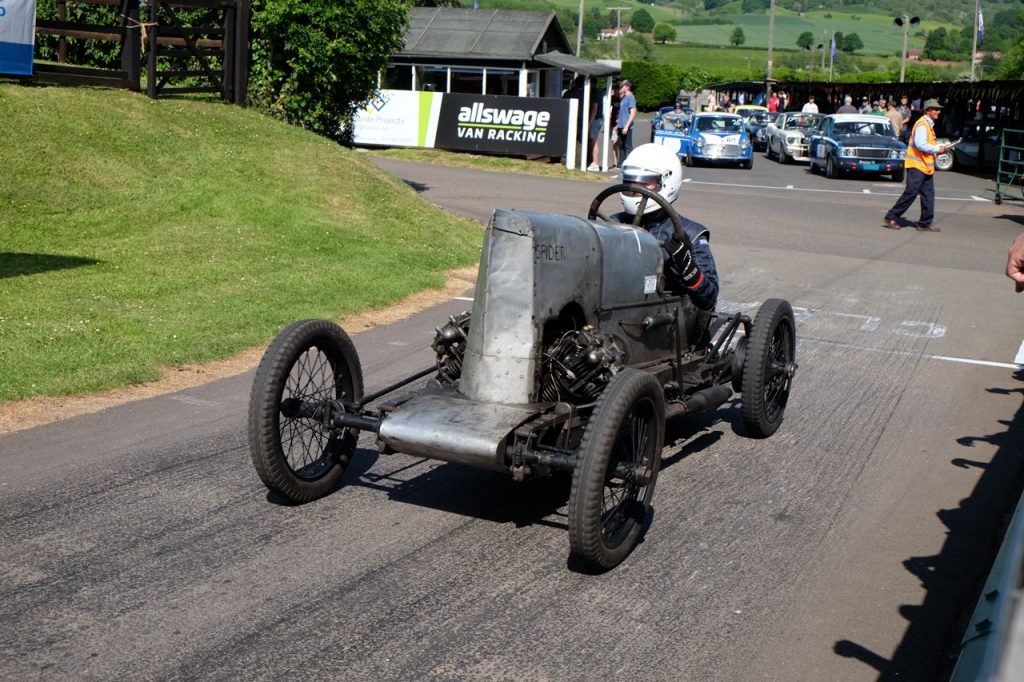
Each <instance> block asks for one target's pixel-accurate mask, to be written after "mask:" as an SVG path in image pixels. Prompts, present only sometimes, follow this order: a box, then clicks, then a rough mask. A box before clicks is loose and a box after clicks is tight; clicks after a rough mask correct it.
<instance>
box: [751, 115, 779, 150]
mask: <svg viewBox="0 0 1024 682" xmlns="http://www.w3.org/2000/svg"><path fill="white" fill-rule="evenodd" d="M778 116H779V114H778V113H777V112H774V111H757V112H754V113H753V114H751V115H750V116H748V117H747V134H748V135H750V144H752V145H753V146H754V151H764V150H765V149H767V148H768V126H769V125H771V124H772V123H773V122H774V121H775V119H776V118H778Z"/></svg>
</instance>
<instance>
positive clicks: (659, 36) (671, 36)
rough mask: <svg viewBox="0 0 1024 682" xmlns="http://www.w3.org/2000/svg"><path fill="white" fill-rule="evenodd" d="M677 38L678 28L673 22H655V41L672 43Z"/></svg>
mask: <svg viewBox="0 0 1024 682" xmlns="http://www.w3.org/2000/svg"><path fill="white" fill-rule="evenodd" d="M675 39H676V28H675V26H673V25H672V24H665V23H662V24H655V25H654V42H656V43H661V44H662V45H664V44H665V43H670V42H672V41H674V40H675Z"/></svg>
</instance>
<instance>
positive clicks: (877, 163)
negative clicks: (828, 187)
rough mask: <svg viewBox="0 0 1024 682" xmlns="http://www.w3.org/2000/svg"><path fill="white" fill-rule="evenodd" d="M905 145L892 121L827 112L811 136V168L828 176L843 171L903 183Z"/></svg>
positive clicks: (837, 174)
mask: <svg viewBox="0 0 1024 682" xmlns="http://www.w3.org/2000/svg"><path fill="white" fill-rule="evenodd" d="M906 153H907V146H906V145H905V144H903V143H902V142H900V141H899V139H897V137H896V129H895V128H893V126H892V122H891V121H889V119H887V118H885V117H883V116H874V115H872V114H829V115H827V116H824V117H823V118H822V119H821V122H820V123H819V124H818V129H817V130H816V131H815V132H814V134H813V135H812V136H811V143H810V157H811V158H810V170H811V172H812V173H816V172H817V171H818V169H819V168H820V169H821V170H822V171H823V172H824V173H825V175H826V176H827V177H829V178H838V177H839V176H840V174H842V173H852V172H857V173H874V174H877V175H888V176H890V177H891V178H892V180H893V182H903V173H904V169H903V159H904V157H905V156H906Z"/></svg>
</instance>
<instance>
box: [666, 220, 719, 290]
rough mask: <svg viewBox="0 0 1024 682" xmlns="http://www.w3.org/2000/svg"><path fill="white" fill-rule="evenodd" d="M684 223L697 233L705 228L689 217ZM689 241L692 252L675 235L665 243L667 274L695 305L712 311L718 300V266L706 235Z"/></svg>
mask: <svg viewBox="0 0 1024 682" xmlns="http://www.w3.org/2000/svg"><path fill="white" fill-rule="evenodd" d="M684 220H686V219H685V218H684ZM686 222H687V223H688V224H689V225H688V226H689V227H690V228H691V229H689V230H687V231H688V232H691V233H694V234H700V233H701V232H703V231H704V230H703V228H702V227H701V226H700V225H699V224H697V223H692V222H691V221H688V220H687V221H686ZM694 227H696V228H697V229H693V228H694ZM692 243H693V250H692V252H691V251H688V250H687V249H686V247H685V246H684V245H683V243H682V242H681V241H678V240H676V239H675V237H672V238H670V239H669V240H668V241H666V242H665V250H666V251H667V252H668V254H669V262H668V263H667V264H666V265H667V267H666V271H667V272H666V274H667V275H668V276H669V277H670V278H671V279H672V280H674V282H675V283H676V284H677V285H678V289H680V290H682V291H685V292H686V293H687V294H689V295H690V300H691V301H693V304H694V305H695V306H697V307H698V308H700V309H702V310H714V309H715V305H716V304H717V303H718V269H717V268H716V267H715V258H714V256H713V255H712V254H711V246H710V244H708V240H707V238H706V237H703V236H700V237H698V238H697V239H696V240H693V242H692Z"/></svg>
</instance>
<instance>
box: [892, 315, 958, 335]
mask: <svg viewBox="0 0 1024 682" xmlns="http://www.w3.org/2000/svg"><path fill="white" fill-rule="evenodd" d="M909 327H919V328H920V327H924V329H925V331H924V332H923V333H921V332H918V331H913V330H911V329H908V328H909ZM893 331H894V332H895V333H897V334H899V335H900V336H918V337H920V336H925V337H927V338H929V339H939V338H942V337H943V336H945V335H946V328H945V327H943V326H942V325H941V324H934V323H932V322H915V321H913V320H904V321H903V322H900V326H899V327H897V328H896V329H894V330H893Z"/></svg>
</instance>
